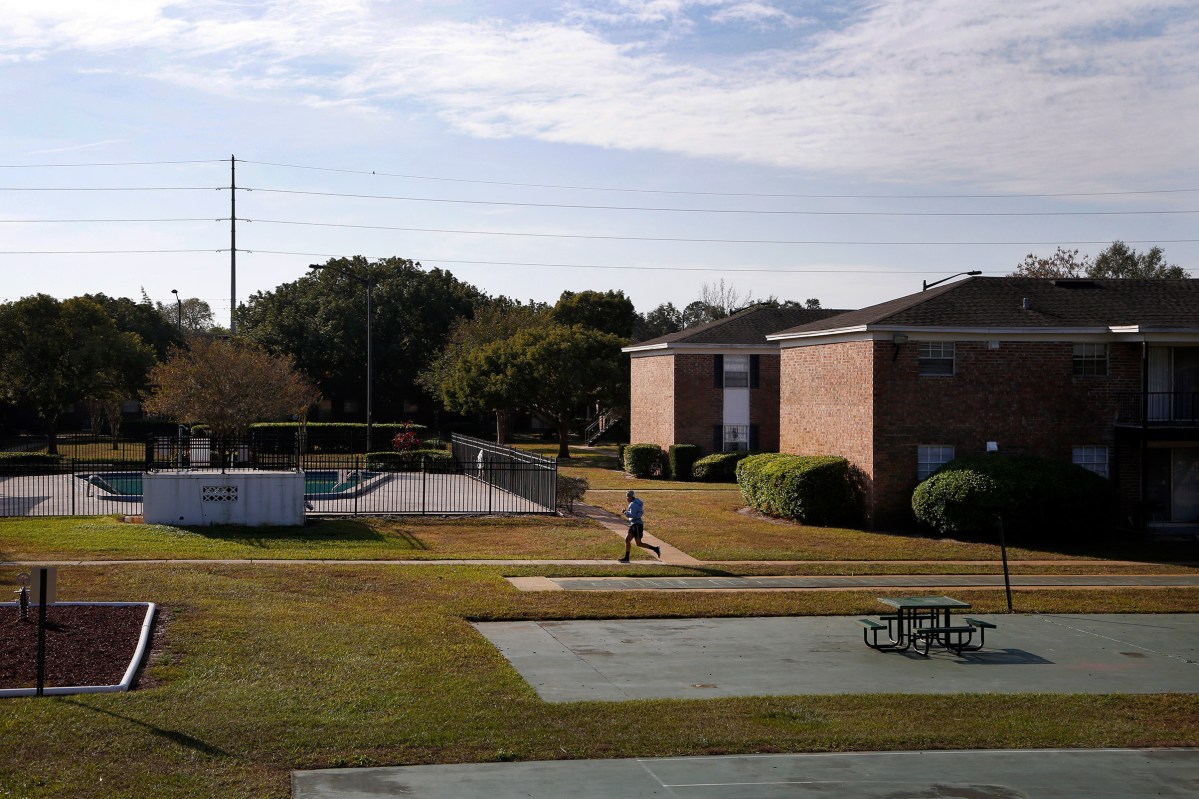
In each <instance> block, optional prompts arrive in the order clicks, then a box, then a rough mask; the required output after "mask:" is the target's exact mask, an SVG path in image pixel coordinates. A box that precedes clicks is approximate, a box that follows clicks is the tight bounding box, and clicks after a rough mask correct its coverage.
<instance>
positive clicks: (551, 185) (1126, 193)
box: [242, 161, 1199, 200]
mask: <svg viewBox="0 0 1199 799" xmlns="http://www.w3.org/2000/svg"><path fill="white" fill-rule="evenodd" d="M242 163H245V164H255V165H258V166H274V167H281V168H284V169H307V170H313V171H318V172H338V173H341V174H347V175H371V176H377V177H389V178H405V179H408V180H431V181H440V182H445V183H473V184H477V185H484V186H512V187H515V188H523V189H567V190H571V191H611V192H629V193H635V194H684V195H695V196H704V197H770V198H782V199H787V198H789V199H808V200H868V199H886V200H1003V199H1023V198H1037V197H1039V198H1052V197H1126V196H1133V195H1145V194H1185V193H1191V192H1199V189H1143V190H1135V191H1078V192H1058V193H1050V192H1046V193H1041V194H769V193H760V192H725V191H684V190H681V189H639V188H627V187H619V186H575V185H565V184H555V183H516V182H512V181H503V180H477V179H470V178H447V177H437V176H433V175H411V174H403V173H395V172H379V171H377V170H373V169H371V170H366V169H338V168H334V167H322V166H303V165H300V164H280V163H275V162H271V161H242Z"/></svg>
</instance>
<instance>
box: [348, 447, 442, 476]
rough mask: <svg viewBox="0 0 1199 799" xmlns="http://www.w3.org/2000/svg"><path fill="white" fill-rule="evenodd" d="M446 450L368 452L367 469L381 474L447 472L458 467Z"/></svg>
mask: <svg viewBox="0 0 1199 799" xmlns="http://www.w3.org/2000/svg"><path fill="white" fill-rule="evenodd" d="M456 465H457V464H456V463H455V462H454V456H453V454H452V453H449V452H446V451H445V450H444V449H410V450H408V451H407V452H368V453H367V455H366V468H368V469H372V470H374V471H381V472H418V471H421V470H424V471H427V472H445V471H447V470H451V469H454V468H455V467H456Z"/></svg>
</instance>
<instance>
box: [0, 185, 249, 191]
mask: <svg viewBox="0 0 1199 799" xmlns="http://www.w3.org/2000/svg"><path fill="white" fill-rule="evenodd" d="M228 188H229V187H228V186H53V187H44V186H38V187H30V186H0V191H220V190H221V189H228Z"/></svg>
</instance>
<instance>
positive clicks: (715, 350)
mask: <svg viewBox="0 0 1199 799" xmlns="http://www.w3.org/2000/svg"><path fill="white" fill-rule="evenodd" d="M620 351H621V352H626V353H628V354H629V355H632V356H633V357H634V358H648V357H652V356H655V355H720V354H723V353H728V354H735V355H778V354H779V345H778V344H767V343H765V342H763V343H761V344H675V343H673V342H671V343H669V344H655V345H653V346H651V347H637V346H632V347H622V348H621V350H620Z"/></svg>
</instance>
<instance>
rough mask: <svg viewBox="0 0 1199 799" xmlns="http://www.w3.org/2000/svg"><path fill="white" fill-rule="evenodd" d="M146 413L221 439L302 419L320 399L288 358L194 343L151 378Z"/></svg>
mask: <svg viewBox="0 0 1199 799" xmlns="http://www.w3.org/2000/svg"><path fill="white" fill-rule="evenodd" d="M150 381H151V385H152V390H151V393H150V396H149V397H147V398H146V410H147V411H148V412H149V413H151V414H154V415H156V416H163V417H166V418H168V419H174V420H175V421H178V422H203V423H204V424H206V425H208V427H209V428H210V429H211V430H212V432H213V434H214V435H215V436H217V437H219V438H225V437H228V436H240V435H245V433H246V431H247V430H248V429H249V427H250V425H251V424H253V423H254V422H264V421H274V420H277V419H286V418H289V417H291V416H300V417H303V416H304V415H306V414H307V412H308V406H310V405H312V404H313V403H315V402H317V401H318V400H319V399H320V393H319V392H317V390H316V387H315V386H313V385H312V383H311V382H310V381H309V380H307V379H306V378H305V377H304V376H303V375H301V374H300V373H299V372H297V371H296V369H295V366H294V364H293V363H292V361H291V359H290V358H287V357H283V356H277V355H271V354H270V353H268V352H266V351H265V350H264V349H262V348H261V347H257V346H255V345H253V344H251V343H249V342H245V341H230V340H227V339H196V340H195V341H193V342H191V345H190V347H189V348H188V349H186V350H184V349H176V350H174V351H173V352H172V353H171V356H170V357H169V358H168V359H167V360H166V361H165V362H163V363H160V364H158V365H157V366H155V367H154V368H153V369H152V370H151V372H150Z"/></svg>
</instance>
